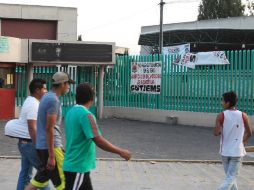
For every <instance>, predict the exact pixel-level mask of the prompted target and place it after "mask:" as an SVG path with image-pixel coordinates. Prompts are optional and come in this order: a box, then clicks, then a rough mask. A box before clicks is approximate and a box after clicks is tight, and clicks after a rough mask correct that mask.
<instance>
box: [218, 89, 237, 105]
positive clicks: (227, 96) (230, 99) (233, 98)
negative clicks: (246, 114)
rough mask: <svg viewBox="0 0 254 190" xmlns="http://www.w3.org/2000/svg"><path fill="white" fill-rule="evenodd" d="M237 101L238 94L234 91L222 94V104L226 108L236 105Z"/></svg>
mask: <svg viewBox="0 0 254 190" xmlns="http://www.w3.org/2000/svg"><path fill="white" fill-rule="evenodd" d="M236 103H237V95H236V93H235V92H234V91H230V92H226V93H224V94H223V95H222V98H221V106H222V107H223V108H224V109H229V108H232V107H235V105H236Z"/></svg>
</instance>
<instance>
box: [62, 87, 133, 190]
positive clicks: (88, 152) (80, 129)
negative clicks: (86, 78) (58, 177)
mask: <svg viewBox="0 0 254 190" xmlns="http://www.w3.org/2000/svg"><path fill="white" fill-rule="evenodd" d="M93 98H94V91H93V89H92V88H91V87H90V86H89V85H88V84H80V85H78V87H77V89H76V103H77V105H75V106H74V107H72V108H71V109H70V110H69V112H68V113H67V115H66V118H65V133H66V152H65V157H64V164H63V170H64V174H65V180H66V190H72V189H76V190H92V189H93V188H92V184H91V180H90V176H89V174H90V171H91V170H92V169H94V168H95V164H96V155H95V154H96V150H95V145H97V146H98V147H100V148H101V149H103V150H105V151H108V152H112V153H115V154H119V155H120V156H121V157H122V158H124V159H125V160H129V159H130V158H131V154H130V152H129V151H128V150H125V149H121V148H119V147H117V146H115V145H113V144H111V143H110V142H108V141H107V140H106V139H104V138H103V137H102V136H101V131H100V129H99V127H98V126H97V122H96V119H95V117H94V115H93V114H92V113H91V112H90V111H89V108H90V107H91V105H92V104H93Z"/></svg>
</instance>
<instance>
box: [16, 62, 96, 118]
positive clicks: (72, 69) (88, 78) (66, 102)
mask: <svg viewBox="0 0 254 190" xmlns="http://www.w3.org/2000/svg"><path fill="white" fill-rule="evenodd" d="M57 71H64V72H67V73H68V74H69V75H70V77H71V78H72V79H74V80H75V81H76V84H74V85H71V87H70V91H69V92H68V93H67V94H66V95H65V96H64V97H60V101H61V102H62V114H63V116H65V114H66V112H67V111H68V110H69V109H70V107H72V106H73V105H74V104H76V101H75V95H76V94H75V92H76V91H75V89H76V86H77V84H80V83H84V82H88V83H90V84H91V85H93V86H94V87H95V90H97V88H96V85H97V83H96V72H97V68H96V67H76V66H61V67H60V66H35V67H34V68H33V75H34V78H42V79H45V80H46V82H47V88H48V90H50V89H51V79H52V76H53V74H54V73H55V72H57ZM15 74H16V106H22V104H23V102H24V100H25V99H26V97H27V82H28V80H27V77H26V67H25V66H24V65H18V66H16V71H15ZM91 111H92V112H93V113H94V114H95V115H96V106H95V105H94V106H93V107H91Z"/></svg>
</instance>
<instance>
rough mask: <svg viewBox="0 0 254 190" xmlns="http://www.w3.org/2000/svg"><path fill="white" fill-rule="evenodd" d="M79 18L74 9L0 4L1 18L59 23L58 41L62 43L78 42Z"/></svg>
mask: <svg viewBox="0 0 254 190" xmlns="http://www.w3.org/2000/svg"><path fill="white" fill-rule="evenodd" d="M77 16H78V13H77V8H74V7H53V6H39V5H18V4H2V3H0V18H13V19H36V20H55V21H57V40H62V41H76V40H77ZM0 22H1V19H0ZM0 32H1V30H0ZM0 35H1V33H0Z"/></svg>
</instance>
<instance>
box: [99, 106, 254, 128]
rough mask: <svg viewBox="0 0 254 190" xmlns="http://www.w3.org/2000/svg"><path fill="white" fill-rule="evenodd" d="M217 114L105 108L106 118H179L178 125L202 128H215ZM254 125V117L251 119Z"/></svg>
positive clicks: (159, 120) (162, 121)
mask: <svg viewBox="0 0 254 190" xmlns="http://www.w3.org/2000/svg"><path fill="white" fill-rule="evenodd" d="M216 116H217V114H216V113H203V112H185V111H168V110H153V109H137V108H120V107H104V111H103V117H104V118H112V117H115V118H124V119H132V120H139V121H151V122H158V123H170V119H171V118H177V124H180V125H191V126H200V127H214V124H215V119H216ZM250 119H251V122H252V123H254V116H251V117H250Z"/></svg>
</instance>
